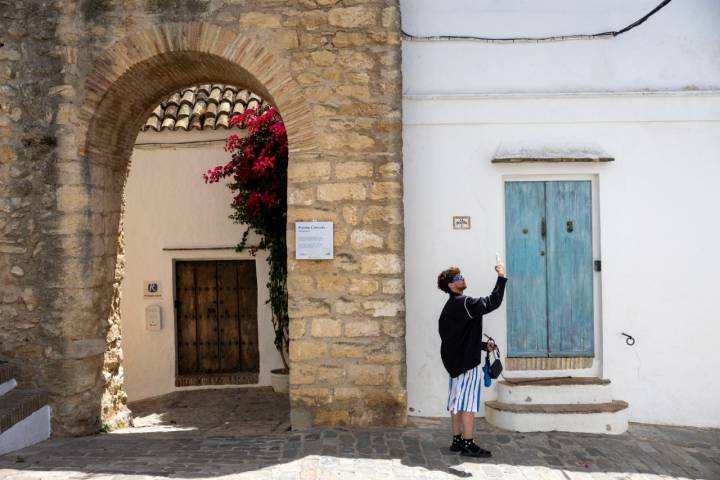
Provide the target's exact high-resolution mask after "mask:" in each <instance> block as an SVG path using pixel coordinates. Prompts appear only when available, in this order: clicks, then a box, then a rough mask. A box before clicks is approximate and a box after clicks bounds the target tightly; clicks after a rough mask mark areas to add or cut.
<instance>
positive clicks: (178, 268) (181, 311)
mask: <svg viewBox="0 0 720 480" xmlns="http://www.w3.org/2000/svg"><path fill="white" fill-rule="evenodd" d="M175 288H176V297H175V298H176V300H177V345H178V371H179V372H180V373H191V372H195V371H197V368H198V352H197V336H196V333H197V332H196V329H197V322H196V318H195V316H196V312H195V275H194V268H193V264H192V263H190V262H177V263H176V264H175Z"/></svg>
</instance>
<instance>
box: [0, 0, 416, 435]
mask: <svg viewBox="0 0 720 480" xmlns="http://www.w3.org/2000/svg"><path fill="white" fill-rule="evenodd" d="M0 16H1V18H2V21H0V42H2V43H3V46H2V47H0V282H2V285H3V288H2V298H1V299H0V300H2V304H0V357H2V358H7V359H9V360H13V361H14V362H15V363H16V365H17V366H18V367H19V375H18V377H19V379H20V381H21V383H24V384H32V385H35V386H41V387H45V388H47V389H48V390H49V392H50V398H51V404H52V407H53V428H54V431H55V433H56V434H61V435H66V434H85V433H91V432H94V431H97V430H98V429H99V428H100V425H101V417H102V413H101V412H102V407H101V400H102V397H103V392H104V391H105V390H106V389H107V387H108V386H112V389H113V391H112V393H109V394H108V395H112V396H114V398H115V399H116V400H117V401H115V403H116V404H119V399H120V398H121V396H122V395H121V393H120V392H121V391H120V389H119V386H118V383H117V380H118V379H119V378H121V377H120V375H119V374H120V370H119V368H118V370H115V375H114V376H113V374H112V372H111V370H107V371H106V372H107V373H108V374H109V375H110V380H109V381H108V380H107V378H104V377H103V375H102V372H103V362H104V358H105V353H106V350H107V346H108V340H109V341H111V343H116V342H117V338H116V337H115V336H114V334H113V332H114V330H113V328H115V327H112V328H111V324H110V323H109V322H108V318H112V310H111V307H112V305H113V304H114V300H113V298H114V297H113V285H114V281H115V273H116V254H117V242H118V225H119V222H120V212H121V196H122V188H123V181H124V178H125V175H126V173H127V167H128V159H129V157H130V153H131V151H132V146H133V143H134V141H135V137H136V133H137V131H138V129H139V127H140V126H141V124H142V122H143V121H144V120H145V118H147V114H148V113H149V111H150V109H152V108H153V107H154V106H155V105H156V104H157V102H158V101H159V100H160V98H161V97H162V96H163V95H166V94H168V93H170V92H172V91H174V90H175V89H178V88H181V87H184V86H188V85H194V84H197V83H204V82H218V83H232V84H236V85H241V86H245V87H247V88H250V89H252V90H254V91H256V92H258V93H259V94H260V95H262V96H263V98H266V99H268V100H269V101H271V102H272V103H274V104H276V105H277V106H278V108H279V110H280V112H281V114H282V115H283V118H284V120H285V122H286V125H287V128H288V135H289V142H290V150H291V153H290V167H289V186H288V187H289V188H288V190H289V193H288V196H289V198H288V203H289V209H288V240H289V242H290V249H289V260H288V261H289V270H290V277H289V289H290V314H291V324H290V329H291V336H292V345H291V349H290V357H291V370H292V373H291V392H290V397H291V405H292V421H293V425H294V426H295V427H304V426H308V425H311V424H348V425H371V424H392V425H402V424H403V423H404V422H405V419H406V395H405V345H404V326H405V321H404V301H403V284H402V278H403V270H404V257H403V211H402V178H401V175H402V165H401V157H400V155H401V124H400V94H401V91H400V84H401V75H400V45H399V43H400V40H399V10H398V5H397V1H396V0H389V1H372V0H367V1H360V0H344V1H340V0H283V1H280V0H228V1H224V2H223V1H218V0H215V1H203V0H137V1H132V0H126V1H120V0H98V1H95V0H93V1H89V0H84V1H70V0H65V1H60V0H58V1H45V2H43V1H41V0H38V1H34V2H10V1H7V0H0ZM199 188H202V187H201V186H199ZM296 220H332V221H334V222H335V254H336V258H335V260H333V261H325V262H307V261H305V262H298V261H295V260H294V250H293V242H294V238H293V229H294V224H293V222H294V221H296ZM108 331H110V335H108ZM108 358H109V359H110V360H112V355H111V354H109V357H108ZM118 358H120V357H118ZM109 363H110V364H112V362H109ZM118 367H119V363H118ZM106 377H107V375H106ZM113 378H114V379H115V380H114V381H113V380H112V379H113ZM110 403H113V402H110ZM106 413H107V412H106Z"/></svg>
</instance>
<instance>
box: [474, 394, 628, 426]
mask: <svg viewBox="0 0 720 480" xmlns="http://www.w3.org/2000/svg"><path fill="white" fill-rule="evenodd" d="M627 408H628V404H627V402H624V401H622V400H612V401H610V402H605V403H581V404H577V403H559V404H517V403H505V402H500V401H490V402H485V417H486V419H487V421H488V422H490V423H491V424H493V425H495V426H497V427H500V428H503V429H505V430H512V431H516V432H552V431H560V432H579V433H604V434H621V433H625V432H626V431H627V428H628V415H627V414H628V410H627Z"/></svg>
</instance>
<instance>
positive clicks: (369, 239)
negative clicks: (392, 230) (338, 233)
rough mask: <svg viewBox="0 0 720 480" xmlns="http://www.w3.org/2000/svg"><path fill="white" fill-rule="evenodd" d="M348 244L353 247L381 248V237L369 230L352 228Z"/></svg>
mask: <svg viewBox="0 0 720 480" xmlns="http://www.w3.org/2000/svg"><path fill="white" fill-rule="evenodd" d="M350 244H351V245H352V246H353V248H357V249H365V248H382V246H383V237H382V236H380V235H378V234H377V233H374V232H372V231H369V230H354V231H353V232H352V233H351V234H350Z"/></svg>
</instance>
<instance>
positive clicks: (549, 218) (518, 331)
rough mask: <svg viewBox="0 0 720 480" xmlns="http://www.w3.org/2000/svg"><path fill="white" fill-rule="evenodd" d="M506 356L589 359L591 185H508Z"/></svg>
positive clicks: (591, 339) (591, 341)
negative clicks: (508, 281) (509, 279)
mask: <svg viewBox="0 0 720 480" xmlns="http://www.w3.org/2000/svg"><path fill="white" fill-rule="evenodd" d="M505 238H506V243H507V269H508V275H509V276H510V277H511V278H512V281H511V282H510V283H508V292H507V297H508V298H507V313H508V355H509V356H512V357H547V356H550V357H585V356H593V355H594V335H593V330H594V322H593V285H592V284H593V277H592V275H593V274H592V272H593V258H592V193H591V183H590V182H589V181H571V182H507V183H506V184H505Z"/></svg>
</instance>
